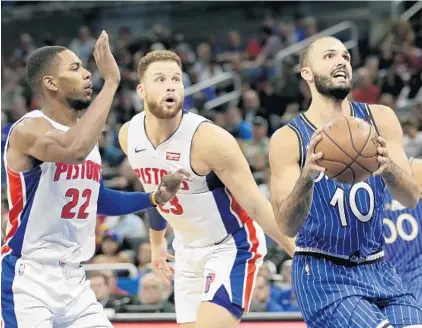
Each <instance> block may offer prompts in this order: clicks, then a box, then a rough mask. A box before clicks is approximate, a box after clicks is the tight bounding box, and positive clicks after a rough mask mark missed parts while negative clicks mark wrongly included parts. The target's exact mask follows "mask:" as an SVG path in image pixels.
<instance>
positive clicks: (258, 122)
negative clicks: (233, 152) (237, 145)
mask: <svg viewBox="0 0 422 328" xmlns="http://www.w3.org/2000/svg"><path fill="white" fill-rule="evenodd" d="M252 122H253V131H252V139H250V140H248V141H247V142H245V145H244V154H245V157H246V159H247V160H248V162H249V165H251V166H254V165H255V163H254V159H255V157H256V155H257V154H258V153H262V154H264V155H265V156H268V152H269V143H270V139H269V138H268V136H267V134H268V122H267V121H266V120H265V119H263V118H262V117H259V116H257V117H255V118H254V119H253V121H252Z"/></svg>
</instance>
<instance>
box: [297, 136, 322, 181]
mask: <svg viewBox="0 0 422 328" xmlns="http://www.w3.org/2000/svg"><path fill="white" fill-rule="evenodd" d="M321 132H322V128H319V129H318V130H316V131H315V133H314V135H313V136H312V138H311V141H310V143H309V148H308V151H307V153H306V161H305V165H304V166H303V170H302V174H303V175H304V176H305V177H306V178H310V179H312V180H313V179H315V178H316V177H317V176H318V175H319V174H320V173H321V172H322V173H324V172H325V168H324V167H322V166H319V165H318V164H317V162H316V161H317V160H319V159H321V158H322V156H323V154H322V152H319V153H316V154H315V146H316V145H317V144H318V142H320V141H321V138H322V136H321Z"/></svg>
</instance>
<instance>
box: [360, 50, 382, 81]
mask: <svg viewBox="0 0 422 328" xmlns="http://www.w3.org/2000/svg"><path fill="white" fill-rule="evenodd" d="M364 67H365V68H366V69H367V70H368V73H369V76H370V78H371V81H372V84H375V85H378V84H379V83H380V81H379V59H378V56H375V55H370V56H368V57H366V59H365V65H364Z"/></svg>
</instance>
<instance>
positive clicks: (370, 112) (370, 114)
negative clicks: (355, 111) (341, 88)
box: [365, 104, 380, 136]
mask: <svg viewBox="0 0 422 328" xmlns="http://www.w3.org/2000/svg"><path fill="white" fill-rule="evenodd" d="M365 106H366V110H367V111H368V115H369V119H370V120H371V122H372V125H373V126H374V128H375V131H376V132H377V134H378V135H379V136H380V132H379V130H378V127H377V124H376V123H375V120H374V116H373V115H372V111H371V108H370V107H369V105H368V104H365Z"/></svg>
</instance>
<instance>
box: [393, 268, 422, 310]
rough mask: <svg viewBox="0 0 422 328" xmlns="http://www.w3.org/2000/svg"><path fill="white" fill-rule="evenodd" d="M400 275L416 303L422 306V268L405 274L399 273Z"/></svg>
mask: <svg viewBox="0 0 422 328" xmlns="http://www.w3.org/2000/svg"><path fill="white" fill-rule="evenodd" d="M421 264H422V263H421ZM398 274H399V276H400V277H401V279H402V281H403V283H404V285H405V286H406V287H407V288H408V289H410V290H411V292H412V293H413V295H415V297H416V301H417V302H418V303H419V305H420V306H422V266H421V267H419V268H415V269H413V270H407V271H405V272H400V271H399V272H398Z"/></svg>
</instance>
